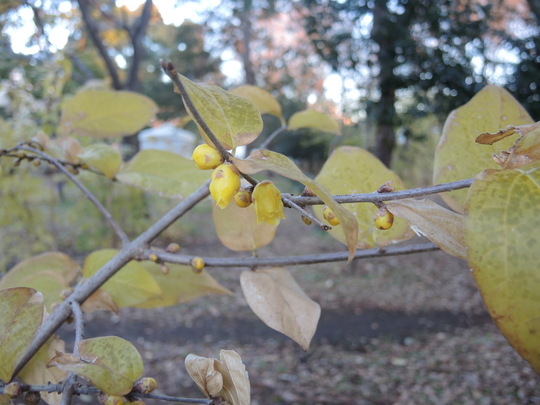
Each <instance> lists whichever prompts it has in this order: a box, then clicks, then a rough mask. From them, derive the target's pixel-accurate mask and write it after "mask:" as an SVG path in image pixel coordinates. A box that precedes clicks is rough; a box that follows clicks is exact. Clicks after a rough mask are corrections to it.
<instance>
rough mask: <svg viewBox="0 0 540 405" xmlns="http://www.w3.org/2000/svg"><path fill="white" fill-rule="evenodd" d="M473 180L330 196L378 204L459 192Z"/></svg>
mask: <svg viewBox="0 0 540 405" xmlns="http://www.w3.org/2000/svg"><path fill="white" fill-rule="evenodd" d="M473 181H474V179H467V180H460V181H454V182H451V183H443V184H438V185H436V186H429V187H420V188H411V189H409V190H402V191H393V192H391V193H377V192H375V193H365V194H348V195H334V196H332V197H333V198H334V200H336V202H338V203H340V204H350V203H358V202H371V203H378V202H381V201H391V200H402V199H404V198H411V197H422V196H425V195H430V194H438V193H444V192H447V191H454V190H460V189H462V188H468V187H470V186H471V184H472V183H473ZM284 197H286V198H287V199H289V200H290V201H292V202H294V203H296V204H298V205H321V204H324V202H323V201H322V200H321V199H320V198H319V197H301V196H292V195H287V194H284Z"/></svg>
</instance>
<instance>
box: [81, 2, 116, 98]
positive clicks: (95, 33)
mask: <svg viewBox="0 0 540 405" xmlns="http://www.w3.org/2000/svg"><path fill="white" fill-rule="evenodd" d="M88 2H89V0H77V3H79V8H80V9H81V14H82V17H83V21H84V24H85V25H86V29H87V30H88V34H89V35H90V38H92V42H93V43H94V45H95V46H96V48H97V49H98V52H99V54H100V56H101V57H102V58H103V61H104V62H105V66H106V68H107V72H109V75H110V76H111V80H112V85H113V88H114V89H115V90H120V89H121V88H122V82H121V81H120V77H119V76H118V69H117V68H116V65H115V64H114V63H113V61H112V59H111V57H110V55H109V53H108V52H107V49H106V48H105V44H104V43H103V41H102V40H101V37H100V36H99V28H98V26H97V25H96V22H95V21H94V19H93V18H92V15H91V12H90V6H89V4H88Z"/></svg>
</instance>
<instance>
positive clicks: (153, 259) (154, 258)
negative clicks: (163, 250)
mask: <svg viewBox="0 0 540 405" xmlns="http://www.w3.org/2000/svg"><path fill="white" fill-rule="evenodd" d="M148 260H150V261H151V262H154V263H157V262H158V260H159V258H158V257H157V255H156V254H155V253H150V254H149V255H148Z"/></svg>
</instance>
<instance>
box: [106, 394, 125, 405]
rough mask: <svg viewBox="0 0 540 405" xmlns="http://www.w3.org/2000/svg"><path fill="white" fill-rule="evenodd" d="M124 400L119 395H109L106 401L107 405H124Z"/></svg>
mask: <svg viewBox="0 0 540 405" xmlns="http://www.w3.org/2000/svg"><path fill="white" fill-rule="evenodd" d="M123 403H124V398H122V397H119V396H117V395H109V396H108V397H107V400H106V401H105V405H123Z"/></svg>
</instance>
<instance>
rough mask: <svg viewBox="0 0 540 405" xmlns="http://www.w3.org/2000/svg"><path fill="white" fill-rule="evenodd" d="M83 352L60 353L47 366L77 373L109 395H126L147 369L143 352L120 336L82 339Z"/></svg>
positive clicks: (79, 345)
mask: <svg viewBox="0 0 540 405" xmlns="http://www.w3.org/2000/svg"><path fill="white" fill-rule="evenodd" d="M77 348H78V353H79V356H78V357H77V356H74V355H72V354H68V353H60V354H58V355H57V356H55V357H54V358H53V359H51V360H50V361H49V363H48V365H47V367H58V368H60V369H61V370H64V371H67V372H71V373H74V374H77V375H78V376H79V377H82V378H84V379H85V380H88V381H90V382H91V383H92V384H93V385H95V386H96V387H97V388H99V389H100V390H101V391H103V392H104V393H106V394H109V395H118V396H122V395H126V394H128V393H129V392H130V391H131V389H132V388H133V383H134V382H135V381H136V380H137V379H138V378H139V377H141V375H142V373H143V362H142V358H141V355H140V354H139V352H138V351H137V349H136V348H135V346H133V345H132V344H131V343H129V342H128V341H127V340H124V339H122V338H119V337H117V336H105V337H98V338H93V339H86V340H81V341H80V342H78V343H77Z"/></svg>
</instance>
